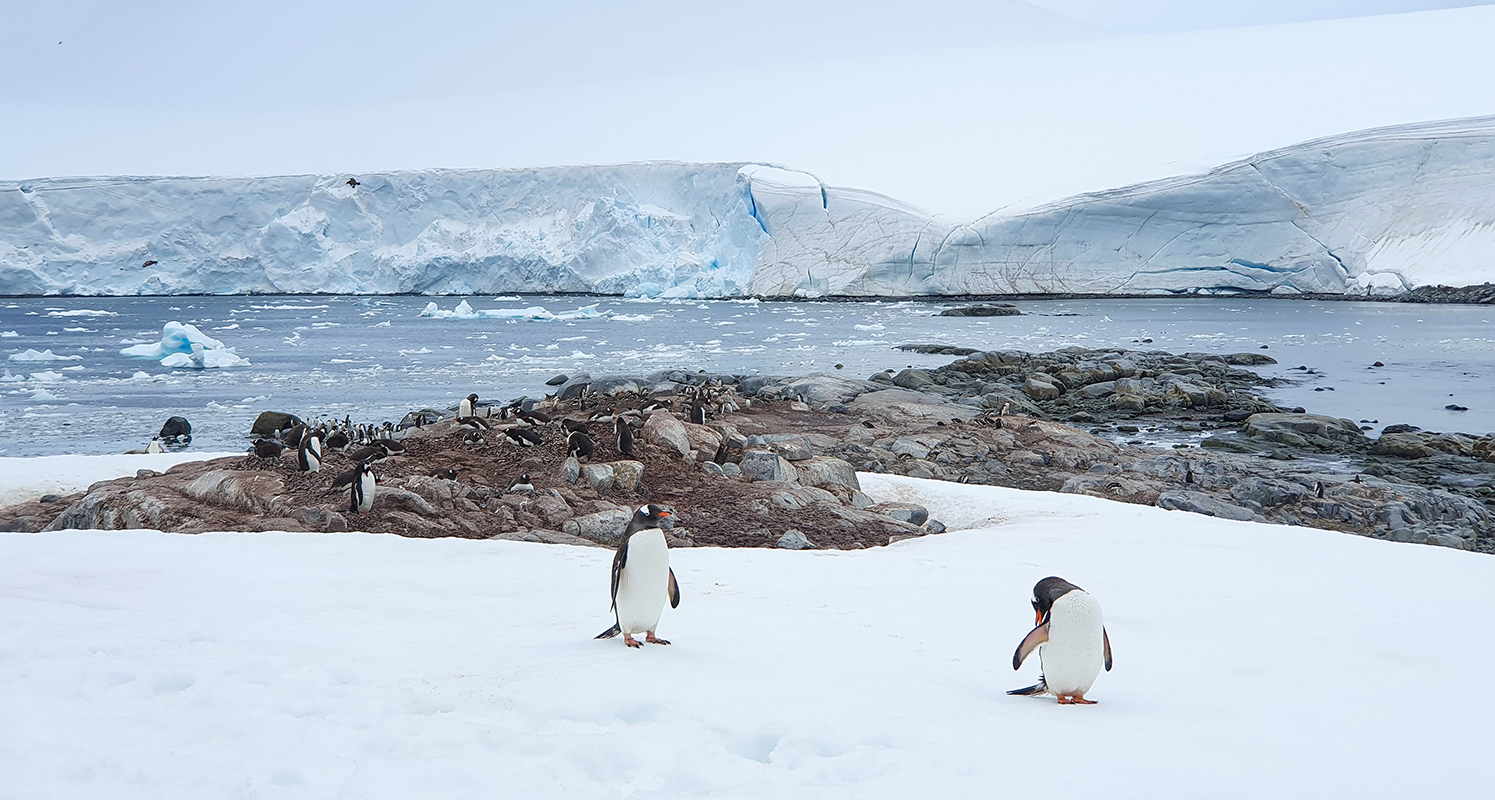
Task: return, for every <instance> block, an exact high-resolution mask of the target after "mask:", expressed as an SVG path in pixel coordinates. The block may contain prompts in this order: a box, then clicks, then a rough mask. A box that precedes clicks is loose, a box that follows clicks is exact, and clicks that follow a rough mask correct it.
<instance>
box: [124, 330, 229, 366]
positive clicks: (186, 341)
mask: <svg viewBox="0 0 1495 800" xmlns="http://www.w3.org/2000/svg"><path fill="white" fill-rule="evenodd" d="M119 352H120V355H126V356H130V357H132V358H151V359H159V360H160V362H161V366H163V367H173V368H182V367H186V368H190V369H215V368H219V367H247V366H249V359H247V358H242V357H240V356H239V355H238V354H237V353H235V352H234V348H232V347H228V346H226V345H224V344H223V342H220V341H218V340H217V339H214V338H213V337H211V336H209V335H207V334H205V333H203V332H202V331H200V330H198V329H197V326H196V325H192V324H184V323H181V322H168V323H166V324H165V325H163V326H161V341H159V342H157V343H155V344H137V345H131V346H130V347H126V348H125V349H123V350H120V351H119Z"/></svg>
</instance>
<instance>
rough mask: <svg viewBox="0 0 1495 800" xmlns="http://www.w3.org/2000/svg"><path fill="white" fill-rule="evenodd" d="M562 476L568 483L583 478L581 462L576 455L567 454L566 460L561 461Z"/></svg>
mask: <svg viewBox="0 0 1495 800" xmlns="http://www.w3.org/2000/svg"><path fill="white" fill-rule="evenodd" d="M561 477H563V478H565V479H566V483H576V482H577V481H578V480H581V462H580V461H577V460H576V456H567V457H566V460H565V461H562V462H561Z"/></svg>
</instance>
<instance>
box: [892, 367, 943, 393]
mask: <svg viewBox="0 0 1495 800" xmlns="http://www.w3.org/2000/svg"><path fill="white" fill-rule="evenodd" d="M931 383H934V379H933V378H931V377H929V373H928V372H925V371H924V370H922V369H906V370H904V371H902V372H900V373H898V374H897V375H895V376H893V385H894V386H901V387H903V388H905V389H920V388H923V387H925V386H928V385H929V384H931Z"/></svg>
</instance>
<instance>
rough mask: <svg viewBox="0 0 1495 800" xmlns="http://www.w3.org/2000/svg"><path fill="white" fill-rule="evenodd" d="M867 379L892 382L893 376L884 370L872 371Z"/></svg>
mask: <svg viewBox="0 0 1495 800" xmlns="http://www.w3.org/2000/svg"><path fill="white" fill-rule="evenodd" d="M867 380H869V381H875V382H877V383H892V382H893V376H892V375H889V374H888V373H886V372H874V373H872V376H871V377H870V378H868V379H867Z"/></svg>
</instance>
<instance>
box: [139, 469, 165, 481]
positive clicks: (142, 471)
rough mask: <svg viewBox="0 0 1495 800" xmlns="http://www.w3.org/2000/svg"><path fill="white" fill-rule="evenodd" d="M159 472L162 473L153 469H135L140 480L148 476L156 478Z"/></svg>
mask: <svg viewBox="0 0 1495 800" xmlns="http://www.w3.org/2000/svg"><path fill="white" fill-rule="evenodd" d="M159 474H161V473H159V472H156V471H155V470H153V469H137V470H135V477H136V479H138V480H145V479H146V478H154V477H156V476H157V475H159Z"/></svg>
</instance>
